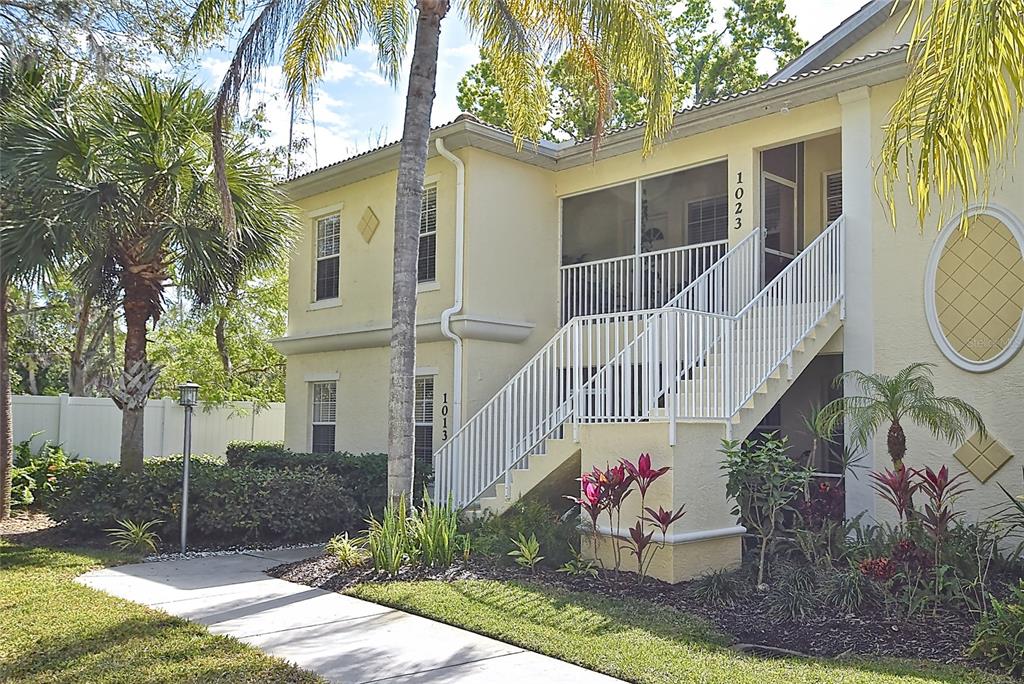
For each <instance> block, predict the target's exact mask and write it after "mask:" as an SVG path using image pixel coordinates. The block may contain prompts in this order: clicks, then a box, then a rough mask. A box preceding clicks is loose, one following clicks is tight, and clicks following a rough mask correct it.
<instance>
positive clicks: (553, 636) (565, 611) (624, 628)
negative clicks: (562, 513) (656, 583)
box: [353, 580, 1009, 684]
mask: <svg viewBox="0 0 1024 684" xmlns="http://www.w3.org/2000/svg"><path fill="white" fill-rule="evenodd" d="M426 584H427V583H424V582H420V583H408V584H395V585H380V587H379V589H376V590H375V589H373V588H370V589H369V591H367V592H359V591H358V590H356V591H355V592H353V593H355V594H356V595H359V596H363V597H368V598H370V600H374V598H375V597H379V599H378V600H381V601H382V602H384V603H386V604H387V605H390V606H393V607H396V608H400V609H404V610H408V611H409V612H414V613H418V614H420V615H423V616H424V617H428V618H432V619H436V620H440V621H442V622H447V623H449V624H452V625H455V626H458V627H463V628H465V629H470V630H473V631H477V632H480V633H483V634H485V635H487V636H491V637H494V638H496V639H500V640H503V641H506V642H508V643H512V644H514V645H517V646H521V647H524V648H529V649H533V650H536V651H540V652H542V653H545V654H547V655H551V656H554V657H557V658H560V659H562V660H567V661H569V662H573V663H576V664H579V665H582V666H584V667H589V668H591V669H595V670H599V671H602V672H604V673H606V674H610V675H612V676H617V677H622V678H625V679H628V680H631V681H639V682H665V681H691V680H692V681H706V682H726V681H729V682H731V681H734V677H735V681H744V682H751V681H761V680H763V681H766V682H767V681H771V682H776V681H793V682H796V681H799V682H810V681H813V682H819V681H820V682H832V681H856V682H874V681H886V682H899V681H900V680H901V678H906V680H907V682H908V684H909V682H910V681H913V682H914V683H915V684H924V683H925V682H929V683H933V684H964V683H966V682H1001V681H1009V680H1006V679H1003V678H1000V677H997V676H995V675H988V674H984V673H981V672H979V671H974V670H967V669H964V668H960V667H948V666H943V665H939V664H935V663H929V662H920V661H905V660H896V659H877V658H844V659H823V658H802V657H795V656H794V657H781V658H780V657H765V656H759V655H756V654H750V653H740V652H737V651H735V650H732V649H730V648H728V644H729V643H730V641H731V639H729V638H728V637H726V636H724V635H722V634H719V633H718V632H716V631H715V630H714V629H713V628H712V627H711V626H710V625H709V624H708V623H706V622H705V621H703V620H701V619H699V618H696V617H694V616H692V615H689V614H686V613H684V612H681V611H679V610H677V609H675V608H671V607H665V606H657V605H653V604H650V603H648V602H643V601H638V600H635V599H625V598H624V599H619V600H616V599H611V598H608V597H605V596H598V595H590V594H584V593H579V592H569V591H565V590H561V589H555V588H550V587H543V586H539V585H534V584H529V583H519V582H497V581H475V580H470V581H457V582H453V583H450V584H446V585H441V586H438V585H435V588H436V589H437V590H438V591H439V592H441V593H440V594H439V595H438V596H437V597H436V598H435V599H433V600H431V599H425V598H424V595H425V594H430V593H431V589H430V588H429V587H426V586H424V585H426ZM438 584H439V585H440V584H441V583H438ZM447 592H451V593H452V594H454V596H450V597H449V596H447V595H446V593H447Z"/></svg>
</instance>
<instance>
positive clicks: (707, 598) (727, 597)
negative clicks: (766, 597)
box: [690, 570, 749, 606]
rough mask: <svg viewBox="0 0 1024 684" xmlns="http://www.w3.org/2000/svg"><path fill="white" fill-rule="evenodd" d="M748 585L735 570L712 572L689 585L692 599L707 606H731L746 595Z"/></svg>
mask: <svg viewBox="0 0 1024 684" xmlns="http://www.w3.org/2000/svg"><path fill="white" fill-rule="evenodd" d="M748 588H749V587H748V583H747V581H746V578H744V577H743V576H742V575H741V574H740V572H738V571H736V570H712V571H711V572H708V573H705V574H703V575H701V576H700V577H698V578H697V579H695V580H694V581H693V583H692V584H691V585H690V592H691V593H692V595H693V597H694V598H695V599H697V600H698V601H701V602H702V603H706V604H707V605H709V606H731V605H734V604H735V603H736V602H737V601H739V600H740V599H741V598H743V597H744V596H746V595H747V593H748Z"/></svg>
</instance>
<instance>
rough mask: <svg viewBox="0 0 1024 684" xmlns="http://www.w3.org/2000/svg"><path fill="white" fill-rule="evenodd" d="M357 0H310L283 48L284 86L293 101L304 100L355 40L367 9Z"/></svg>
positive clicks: (367, 16) (369, 16)
mask: <svg viewBox="0 0 1024 684" xmlns="http://www.w3.org/2000/svg"><path fill="white" fill-rule="evenodd" d="M363 10H364V8H363V7H361V6H360V5H359V4H357V3H352V2H338V0H311V1H310V2H309V3H308V4H307V5H306V7H305V8H304V10H303V12H302V14H301V15H300V16H299V18H298V21H297V22H296V24H295V28H294V29H293V30H292V32H291V35H290V36H289V38H288V44H287V45H286V46H285V49H284V65H283V69H284V78H285V89H286V90H287V92H288V96H289V97H290V98H291V99H292V101H294V102H301V103H304V102H307V101H308V99H309V97H310V96H311V95H312V93H313V87H314V86H315V85H316V84H317V83H318V82H319V81H320V80H321V79H322V78H323V76H324V73H325V71H326V69H327V65H328V64H329V63H330V62H331V60H332V59H335V58H337V57H340V56H342V55H345V54H346V53H347V52H348V51H349V50H351V49H352V48H354V47H355V46H356V45H357V44H358V42H359V36H360V34H361V33H362V32H363V29H364V27H365V26H366V23H367V21H368V20H370V19H372V16H371V13H369V12H366V11H363Z"/></svg>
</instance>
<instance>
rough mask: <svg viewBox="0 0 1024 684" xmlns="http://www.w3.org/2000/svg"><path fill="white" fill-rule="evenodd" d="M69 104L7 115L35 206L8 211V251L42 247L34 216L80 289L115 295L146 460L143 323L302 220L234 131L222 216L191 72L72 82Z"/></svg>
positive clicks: (257, 256)
mask: <svg viewBox="0 0 1024 684" xmlns="http://www.w3.org/2000/svg"><path fill="white" fill-rule="evenodd" d="M65 100H66V101H65V104H64V105H62V106H58V107H46V106H43V105H42V104H41V103H40V102H39V101H38V99H34V98H29V99H28V101H27V102H26V103H24V104H22V105H21V106H15V107H13V108H12V111H10V112H9V113H8V116H7V118H6V121H5V123H6V124H7V126H8V128H7V132H8V135H7V136H6V140H5V148H4V149H3V150H2V152H3V155H2V156H3V162H2V164H3V168H4V177H5V178H14V179H18V182H19V184H20V187H21V188H22V189H23V192H24V193H25V195H26V197H27V202H26V203H25V205H26V207H27V208H28V209H27V211H26V214H25V215H24V216H22V217H20V220H16V221H12V222H6V225H5V226H4V231H3V234H2V236H0V237H2V243H0V246H2V247H3V248H4V249H5V254H7V255H8V256H10V255H11V254H20V255H25V256H30V257H31V259H32V261H33V262H38V261H46V259H45V258H42V257H40V256H39V255H38V254H37V250H38V248H39V245H38V244H36V243H38V241H33V240H31V239H29V237H30V236H31V235H33V234H34V231H35V230H36V229H37V227H38V225H40V224H45V225H47V226H49V230H50V231H51V233H53V234H55V235H59V236H61V238H60V239H61V240H62V241H65V242H66V243H67V246H68V249H67V250H66V253H69V254H71V255H72V257H71V259H72V262H73V271H74V275H75V277H76V279H77V280H78V281H79V282H80V283H81V285H82V286H83V289H84V291H85V292H86V293H87V294H89V295H91V296H95V297H103V298H106V299H108V300H112V301H115V302H117V303H118V304H120V307H121V309H122V311H123V314H124V322H125V329H126V337H125V346H124V371H123V374H122V377H121V380H120V381H119V384H118V386H117V387H115V388H112V392H111V395H112V398H113V399H114V401H115V402H116V403H117V404H118V406H119V407H120V408H121V410H122V427H121V465H122V467H125V468H127V469H131V470H139V469H141V468H142V456H143V452H142V449H143V412H144V408H145V404H146V400H147V396H148V393H149V390H150V389H151V388H152V385H153V383H154V382H155V380H156V377H157V374H158V372H159V369H157V368H155V367H153V366H152V364H150V362H149V360H148V356H147V351H146V344H147V340H146V332H147V327H148V325H149V324H150V323H152V324H156V323H157V321H158V320H159V318H160V314H161V312H162V311H163V306H164V292H165V290H166V289H167V288H168V286H170V285H171V284H172V283H173V285H174V286H175V287H176V288H178V289H179V290H180V291H182V292H183V293H184V294H186V295H187V296H189V297H190V298H191V300H192V301H193V302H194V303H195V304H196V305H200V306H202V305H205V304H208V303H209V302H210V301H211V300H213V299H214V298H216V297H217V296H219V295H221V294H223V293H224V292H226V291H228V290H229V289H230V288H231V287H233V286H235V285H236V284H237V283H238V282H240V281H241V280H242V279H243V278H244V277H246V276H247V275H248V274H250V273H252V272H253V270H254V269H259V268H263V267H269V266H270V265H272V264H273V263H274V261H275V259H276V258H277V256H278V255H279V254H280V253H281V251H283V250H287V249H288V247H289V244H290V239H291V235H292V233H293V231H294V229H295V228H296V220H295V218H294V214H293V212H292V211H291V209H290V207H289V206H288V205H287V203H286V202H285V200H284V197H283V195H282V194H281V192H280V191H279V190H278V189H277V188H276V186H275V184H274V180H273V178H272V176H271V173H270V170H269V167H268V166H267V164H266V162H265V160H264V158H263V156H262V155H261V153H260V152H258V151H257V150H256V149H255V148H253V147H251V146H250V145H248V144H247V143H246V142H245V141H244V140H242V139H240V138H239V137H237V136H231V137H229V138H228V140H227V145H226V150H225V162H226V170H227V182H228V188H229V190H230V200H231V204H232V207H233V208H234V210H235V213H236V216H237V229H236V231H235V232H234V233H233V234H232V236H231V238H230V239H229V238H228V236H227V234H226V233H225V231H224V229H223V225H222V221H221V212H220V205H219V199H218V193H217V189H216V185H215V182H214V175H213V171H212V158H213V152H212V144H211V137H210V132H211V129H212V125H213V117H214V107H213V102H212V98H211V97H210V96H209V95H207V94H206V93H204V92H203V91H202V90H200V89H198V88H194V87H193V86H192V85H191V84H189V83H188V82H186V81H178V82H174V83H170V84H167V85H162V84H160V83H159V82H158V81H156V80H154V79H149V78H142V79H137V80H132V81H129V82H125V83H123V84H117V85H113V86H109V87H102V88H101V87H93V88H86V87H84V86H81V85H80V84H77V83H76V84H75V85H74V86H73V89H72V90H71V91H70V92H68V93H67V94H66V98H65Z"/></svg>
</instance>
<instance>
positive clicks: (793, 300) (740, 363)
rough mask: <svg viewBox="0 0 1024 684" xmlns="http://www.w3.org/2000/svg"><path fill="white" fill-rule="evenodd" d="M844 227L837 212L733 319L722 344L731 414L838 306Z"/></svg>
mask: <svg viewBox="0 0 1024 684" xmlns="http://www.w3.org/2000/svg"><path fill="white" fill-rule="evenodd" d="M845 230H846V218H845V217H844V216H840V217H839V218H838V219H836V220H835V221H834V222H833V223H832V224H831V225H830V226H829V227H828V228H826V229H825V230H823V231H822V232H821V234H820V235H819V236H818V237H817V238H815V239H814V241H812V242H811V244H809V245H808V246H807V247H806V248H805V249H804V250H803V251H802V252H800V254H799V255H798V256H797V257H796V258H795V259H794V260H793V261H791V262H790V263H789V264H788V265H787V266H786V268H784V269H783V270H782V272H781V273H779V275H778V276H776V277H775V278H774V279H773V280H772V282H770V283H768V285H767V286H765V288H764V289H763V290H761V291H760V292H759V293H758V294H757V296H756V297H754V298H753V299H752V300H751V301H750V302H749V303H748V304H747V305H746V306H744V307H743V309H742V310H741V311H740V312H739V313H738V314H736V315H735V316H734V317H732V319H731V321H730V324H729V327H728V334H727V335H726V337H725V339H724V341H723V345H722V351H723V357H724V359H725V361H724V362H725V363H726V364H727V365H728V366H729V367H730V369H731V375H730V379H729V387H728V392H729V395H730V404H731V406H732V413H731V414H730V415H732V414H735V413H736V412H737V411H739V409H740V408H741V407H742V406H743V405H744V404H746V403H747V401H748V400H749V399H750V398H751V397H752V396H753V395H754V393H755V392H756V391H757V389H758V388H759V387H760V386H761V385H763V384H764V382H765V381H766V380H768V378H769V377H771V376H772V375H773V374H774V373H775V372H776V371H778V370H779V368H780V367H782V366H784V365H787V364H791V363H792V359H793V352H794V351H795V350H796V348H797V346H798V345H799V344H800V342H801V341H803V340H804V338H806V337H807V335H808V334H810V332H811V331H812V330H814V328H815V327H816V326H817V325H818V323H820V322H821V320H822V319H823V318H824V317H825V316H826V315H827V314H828V313H829V312H830V311H831V310H832V309H833V307H835V306H836V305H841V304H842V302H843V299H844V297H845V282H844V280H845V271H844V265H843V264H844V237H845ZM789 370H790V371H791V370H792V367H791V365H790V369H789Z"/></svg>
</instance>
